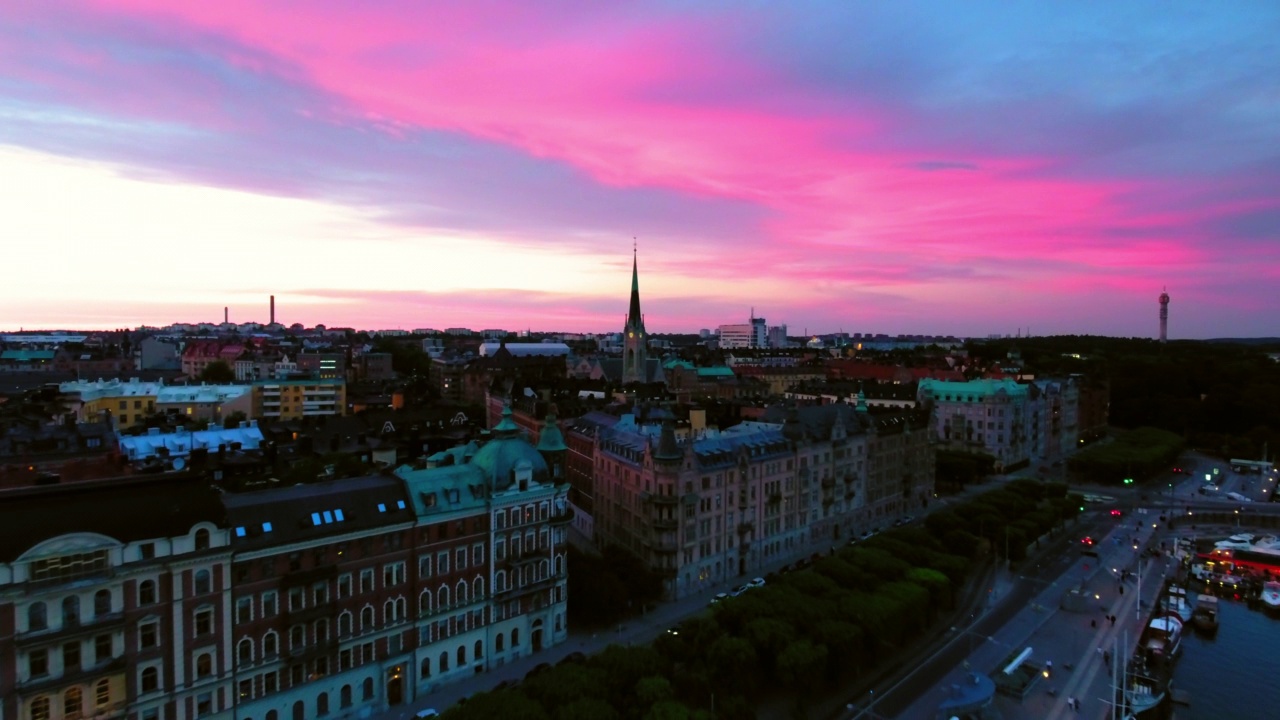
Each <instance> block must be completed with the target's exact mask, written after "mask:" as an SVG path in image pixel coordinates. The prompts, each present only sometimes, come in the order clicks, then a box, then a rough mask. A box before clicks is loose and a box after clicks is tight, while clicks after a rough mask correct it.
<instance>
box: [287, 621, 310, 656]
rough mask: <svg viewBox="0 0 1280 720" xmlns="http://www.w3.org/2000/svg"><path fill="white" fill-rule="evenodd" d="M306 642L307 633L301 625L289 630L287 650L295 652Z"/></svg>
mask: <svg viewBox="0 0 1280 720" xmlns="http://www.w3.org/2000/svg"><path fill="white" fill-rule="evenodd" d="M306 642H307V631H306V629H305V628H303V627H302V626H301V625H294V626H293V627H291V628H289V649H290V650H297V649H298V648H300V647H302V646H303V645H304V644H305V643H306Z"/></svg>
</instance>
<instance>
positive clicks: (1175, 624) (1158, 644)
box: [1142, 613, 1182, 662]
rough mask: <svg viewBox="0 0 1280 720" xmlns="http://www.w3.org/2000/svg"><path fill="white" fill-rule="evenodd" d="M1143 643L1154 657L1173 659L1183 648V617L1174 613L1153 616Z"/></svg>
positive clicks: (1165, 659) (1144, 634) (1166, 659)
mask: <svg viewBox="0 0 1280 720" xmlns="http://www.w3.org/2000/svg"><path fill="white" fill-rule="evenodd" d="M1142 645H1143V647H1144V648H1145V649H1146V650H1147V652H1148V653H1149V654H1150V655H1151V656H1152V657H1153V658H1159V659H1161V660H1164V661H1166V662H1167V661H1169V660H1171V659H1172V658H1173V656H1174V655H1177V654H1178V650H1179V649H1181V648H1182V619H1181V618H1179V617H1178V616H1177V615H1174V614H1172V613H1165V614H1162V615H1157V616H1156V617H1154V618H1152V619H1151V622H1150V623H1149V624H1148V625H1147V630H1146V632H1145V633H1143V643H1142Z"/></svg>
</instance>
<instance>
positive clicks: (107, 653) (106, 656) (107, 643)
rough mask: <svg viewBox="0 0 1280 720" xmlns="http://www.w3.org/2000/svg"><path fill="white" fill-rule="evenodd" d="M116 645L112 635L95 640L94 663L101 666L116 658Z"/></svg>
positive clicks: (100, 636) (98, 637)
mask: <svg viewBox="0 0 1280 720" xmlns="http://www.w3.org/2000/svg"><path fill="white" fill-rule="evenodd" d="M114 645H115V643H114V642H112V639H111V635H109V634H108V635H99V636H97V637H95V638H94V639H93V662H94V663H97V664H100V663H104V662H106V661H108V660H110V659H111V658H113V657H115V652H114V651H113V647H114Z"/></svg>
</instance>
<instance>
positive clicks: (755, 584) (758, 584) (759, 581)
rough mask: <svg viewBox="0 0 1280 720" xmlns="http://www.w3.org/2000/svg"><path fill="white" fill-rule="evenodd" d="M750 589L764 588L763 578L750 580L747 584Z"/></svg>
mask: <svg viewBox="0 0 1280 720" xmlns="http://www.w3.org/2000/svg"><path fill="white" fill-rule="evenodd" d="M747 584H748V585H750V586H751V587H764V578H762V577H758V578H751V582H749V583H747Z"/></svg>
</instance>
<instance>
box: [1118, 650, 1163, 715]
mask: <svg viewBox="0 0 1280 720" xmlns="http://www.w3.org/2000/svg"><path fill="white" fill-rule="evenodd" d="M1168 692H1169V677H1168V672H1167V670H1161V669H1160V668H1158V667H1156V666H1152V665H1150V664H1149V663H1147V662H1145V661H1144V659H1143V658H1142V657H1140V656H1139V657H1134V658H1133V659H1132V660H1131V661H1130V663H1129V665H1128V667H1126V668H1125V670H1124V692H1123V696H1122V697H1121V698H1118V700H1119V702H1120V704H1121V710H1122V713H1123V715H1122V716H1123V717H1125V718H1150V717H1155V716H1157V715H1158V714H1159V712H1160V710H1159V708H1160V705H1161V704H1162V703H1163V702H1164V699H1165V696H1166V695H1167V694H1168Z"/></svg>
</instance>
